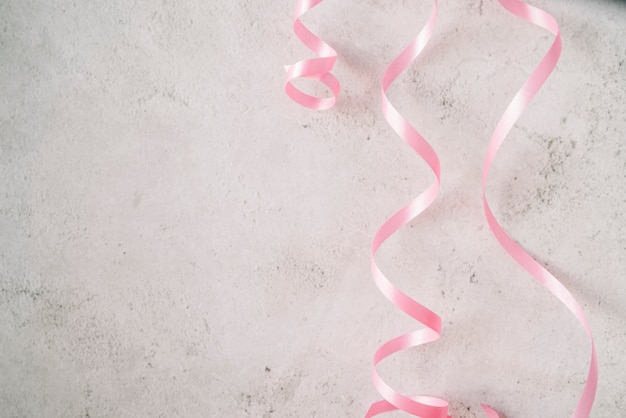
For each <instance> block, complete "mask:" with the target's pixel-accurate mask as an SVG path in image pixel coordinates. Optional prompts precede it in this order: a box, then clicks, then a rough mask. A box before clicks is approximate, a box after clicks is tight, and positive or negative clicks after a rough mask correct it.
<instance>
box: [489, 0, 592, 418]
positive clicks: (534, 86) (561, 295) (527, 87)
mask: <svg viewBox="0 0 626 418" xmlns="http://www.w3.org/2000/svg"><path fill="white" fill-rule="evenodd" d="M499 1H500V4H501V5H502V6H504V8H506V9H507V10H508V11H509V12H511V13H513V14H514V15H516V16H518V17H520V18H522V19H524V20H526V21H527V22H530V23H534V24H535V25H537V26H540V27H541V28H543V29H546V30H548V31H549V32H551V33H552V34H553V35H554V36H555V39H554V42H553V43H552V46H551V47H550V49H549V50H548V52H547V53H546V55H545V56H544V57H543V59H542V60H541V62H540V63H539V65H538V66H537V67H536V68H535V70H534V71H533V72H532V74H531V75H530V77H529V78H528V80H526V82H525V83H524V84H523V85H522V88H521V89H520V90H519V91H518V92H517V94H516V95H515V96H514V97H513V100H512V101H511V103H510V104H509V106H508V107H507V109H506V110H505V111H504V113H503V114H502V117H501V118H500V120H499V122H498V124H497V125H496V129H495V131H494V132H493V135H492V137H491V140H490V141H489V145H488V147H487V154H486V156H485V163H484V166H483V178H482V192H483V208H484V210H485V216H486V218H487V223H488V224H489V227H490V228H491V231H492V232H493V234H494V235H495V237H496V238H497V240H498V241H499V242H500V245H502V247H503V248H504V249H505V250H506V251H507V252H508V253H509V254H510V255H511V257H513V259H515V261H517V263H518V264H519V265H520V266H522V267H523V268H524V269H526V271H528V272H529V273H530V274H531V275H532V276H533V277H534V278H535V279H537V280H538V281H539V282H540V283H541V284H542V285H544V286H545V287H546V288H547V289H548V290H549V291H550V292H551V293H552V294H553V295H554V296H556V297H557V298H558V299H559V300H560V301H561V302H562V303H563V304H564V305H565V306H567V308H568V309H569V310H570V311H571V312H572V313H573V314H574V316H575V317H576V319H578V322H580V324H581V325H582V327H583V328H584V329H585V332H586V333H587V336H588V337H589V341H590V342H591V363H590V366H589V371H588V373H587V381H586V382H585V386H584V388H583V392H582V394H581V396H580V399H579V400H578V404H577V405H576V409H575V410H574V413H573V414H572V417H573V418H587V417H589V414H590V413H591V407H592V405H593V400H594V398H595V395H596V388H597V386H598V361H597V358H596V348H595V344H594V342H593V336H592V335H591V329H590V328H589V324H588V322H587V318H586V317H585V314H584V312H583V310H582V308H581V307H580V305H579V304H578V302H577V301H576V299H574V297H573V296H572V294H571V293H570V292H569V291H568V290H567V289H566V288H565V286H563V285H562V284H561V282H559V281H558V280H557V279H556V277H554V276H553V275H552V274H551V273H550V272H549V271H548V270H546V269H545V268H544V267H543V266H542V265H541V264H540V263H539V262H537V261H536V260H534V259H533V258H532V257H531V256H530V255H529V254H528V253H527V252H526V251H524V250H523V249H522V247H520V246H519V245H518V244H517V243H516V242H515V241H514V240H513V239H512V238H511V237H510V236H509V235H508V234H507V233H506V232H505V231H504V229H503V228H502V226H501V225H500V223H499V222H498V221H497V220H496V218H495V217H494V215H493V213H492V211H491V208H490V207H489V203H488V202H487V197H486V194H485V186H486V184H487V177H488V174H489V169H490V168H491V163H492V162H493V159H494V158H495V156H496V153H497V152H498V149H499V148H500V145H502V142H503V141H504V138H505V137H506V135H507V134H508V133H509V132H510V130H511V128H513V125H514V124H515V122H516V121H517V120H518V119H519V117H520V116H521V114H522V112H523V111H524V109H526V107H527V106H528V104H529V103H530V101H531V100H532V99H533V97H534V96H535V94H536V93H537V91H539V89H540V88H541V86H542V85H543V83H544V82H545V81H546V79H547V78H548V76H549V75H550V74H551V73H552V71H553V70H554V67H555V66H556V63H557V61H558V60H559V57H560V55H561V35H560V33H559V25H558V23H557V22H556V20H555V19H554V17H552V16H551V15H549V14H548V13H546V12H544V11H543V10H540V9H538V8H536V7H533V6H530V5H528V4H526V3H523V2H521V1H519V0H499Z"/></svg>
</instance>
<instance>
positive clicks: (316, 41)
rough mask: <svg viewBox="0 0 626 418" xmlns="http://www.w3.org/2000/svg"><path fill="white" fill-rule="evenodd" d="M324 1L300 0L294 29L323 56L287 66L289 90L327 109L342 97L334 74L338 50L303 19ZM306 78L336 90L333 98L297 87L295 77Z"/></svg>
mask: <svg viewBox="0 0 626 418" xmlns="http://www.w3.org/2000/svg"><path fill="white" fill-rule="evenodd" d="M321 2H322V0H298V3H297V4H296V12H295V15H294V18H293V30H294V32H295V34H296V36H298V38H300V40H301V41H302V43H303V44H305V45H306V46H307V47H308V48H309V49H310V50H311V51H313V52H315V53H316V54H317V55H319V58H310V59H306V60H302V61H298V62H297V63H295V64H293V65H286V66H285V70H286V71H287V79H286V81H285V93H287V96H289V97H290V98H291V99H292V100H293V101H295V102H296V103H298V104H300V105H302V106H304V107H308V108H310V109H314V110H326V109H330V108H331V107H333V105H334V104H335V102H336V101H337V97H338V96H339V90H340V85H339V81H337V79H336V78H335V76H334V75H332V74H331V73H330V71H331V70H332V69H333V66H334V65H335V59H336V58H337V52H336V51H335V50H334V49H333V48H332V47H331V46H330V45H328V44H327V43H326V42H324V41H322V40H321V39H320V38H318V37H317V36H315V35H314V34H313V32H311V31H310V30H308V29H307V28H306V27H305V26H304V25H303V24H302V22H301V21H300V17H301V16H302V15H303V14H305V13H306V12H307V11H309V10H310V9H312V8H313V7H315V6H317V5H318V4H319V3H321ZM298 77H303V78H309V79H312V80H317V81H319V82H321V83H323V84H325V85H326V87H328V88H329V89H330V91H331V92H332V93H333V97H315V96H311V95H309V94H306V93H304V92H303V91H301V90H299V89H298V88H296V87H295V86H294V85H293V83H292V80H294V79H296V78H298Z"/></svg>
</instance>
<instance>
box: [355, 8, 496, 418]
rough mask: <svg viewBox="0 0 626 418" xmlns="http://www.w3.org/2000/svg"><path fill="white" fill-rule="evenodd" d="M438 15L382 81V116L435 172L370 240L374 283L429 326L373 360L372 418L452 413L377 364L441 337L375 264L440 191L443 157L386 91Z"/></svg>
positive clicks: (437, 326)
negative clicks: (394, 384)
mask: <svg viewBox="0 0 626 418" xmlns="http://www.w3.org/2000/svg"><path fill="white" fill-rule="evenodd" d="M436 19H437V0H434V3H433V11H432V13H431V15H430V18H429V19H428V22H426V25H425V26H424V28H423V29H422V30H421V31H420V32H419V34H418V35H417V37H416V38H415V39H414V40H413V41H412V42H411V43H410V44H409V45H408V46H407V47H406V48H405V49H404V51H402V52H401V53H400V55H398V57H396V59H395V60H394V61H393V62H392V63H391V65H389V67H388V68H387V70H386V71H385V74H384V75H383V79H382V100H381V106H382V111H383V115H384V116H385V119H387V122H389V125H390V126H391V127H392V128H393V130H394V131H395V132H396V133H397V134H398V135H399V136H400V137H401V138H402V139H403V140H404V141H405V142H406V143H407V144H408V145H409V146H410V147H411V148H412V149H413V150H414V151H415V152H417V153H418V154H419V155H420V156H421V157H422V158H423V159H424V161H425V162H426V163H427V164H428V166H429V167H430V169H431V170H432V172H433V173H434V174H435V181H434V182H433V183H431V185H430V186H429V187H428V188H427V189H426V190H425V191H423V192H422V193H421V194H420V195H419V196H418V197H417V198H415V199H414V200H412V201H411V202H410V203H409V204H408V205H406V206H404V207H403V208H402V209H400V210H399V211H398V212H396V213H395V214H394V215H393V216H392V217H391V218H389V219H388V220H387V221H386V222H385V223H384V224H383V225H382V226H381V227H380V229H379V230H378V231H377V232H376V235H375V236H374V241H373V243H372V252H371V270H372V276H373V277H374V282H375V283H376V286H378V289H379V290H380V291H381V293H382V294H383V295H384V296H385V297H386V298H387V299H388V300H389V301H390V302H391V303H393V304H394V305H395V306H397V307H398V308H400V309H401V310H402V311H404V313H406V314H407V315H409V316H410V317H411V318H413V319H415V320H416V321H419V322H421V323H422V324H424V325H425V326H426V328H422V329H420V330H417V331H413V332H409V333H407V334H404V335H401V336H399V337H396V338H394V339H392V340H390V341H387V342H386V343H385V344H383V345H382V346H381V347H380V348H379V349H378V350H377V351H376V354H375V355H374V364H373V366H372V381H373V382H374V386H375V387H376V390H377V391H378V393H380V395H381V396H382V397H383V400H381V401H378V402H375V403H373V404H372V405H371V406H370V408H369V410H368V411H367V413H366V414H365V417H366V418H369V417H373V416H376V415H379V414H382V413H385V412H390V411H394V410H398V409H400V410H402V411H404V412H407V413H409V414H411V415H414V416H419V417H424V418H446V417H448V416H449V415H448V402H446V401H445V400H443V399H441V398H437V397H433V396H425V395H421V396H407V395H402V394H400V393H398V392H397V391H395V390H394V389H392V388H391V387H390V386H389V385H388V384H387V383H386V382H385V381H384V380H383V379H382V378H381V377H380V375H379V374H378V371H377V370H376V366H377V365H378V363H380V362H381V361H382V360H384V359H385V358H387V357H389V356H391V355H393V354H394V353H397V352H399V351H402V350H406V349H408V348H411V347H416V346H418V345H422V344H426V343H429V342H433V341H436V340H438V339H439V337H440V336H441V318H440V317H439V316H438V315H437V314H436V313H434V312H433V311H431V310H430V309H428V308H426V307H425V306H423V305H421V304H420V303H418V302H416V301H415V300H413V299H412V298H410V297H409V296H407V295H406V294H405V293H403V292H402V291H400V290H399V289H398V288H397V287H395V286H394V285H393V284H392V283H391V282H390V281H389V279H387V278H386V277H385V275H384V274H383V273H382V272H381V271H380V269H379V268H378V265H377V264H376V259H375V256H376V252H377V251H378V249H379V248H380V246H381V245H382V244H383V243H384V242H385V241H386V240H387V238H389V237H390V236H391V235H393V233H395V232H396V231H397V230H399V229H400V228H402V227H403V226H404V225H406V224H407V223H408V222H410V221H411V220H413V219H414V218H415V217H416V216H417V215H419V214H420V213H422V212H423V211H424V210H425V209H426V208H427V207H428V206H430V204H431V203H432V202H433V201H434V200H435V198H436V197H437V195H438V194H439V184H440V182H441V177H440V166H439V157H438V156H437V154H436V153H435V151H434V150H433V149H432V147H431V146H430V144H428V142H427V141H426V140H425V139H424V137H423V136H422V135H420V133H419V132H417V131H416V130H415V128H413V126H411V125H410V124H409V123H408V122H407V121H406V119H404V118H403V117H402V116H401V115H400V113H398V111H397V110H396V109H395V108H394V107H393V105H392V104H391V103H390V102H389V99H388V98H387V94H386V92H387V89H388V88H389V86H390V85H391V83H393V81H394V80H395V79H396V78H397V77H398V75H399V74H400V73H402V71H404V70H405V69H406V67H407V66H408V65H409V64H410V63H411V62H412V61H413V60H415V58H416V57H417V56H418V55H419V54H420V53H421V52H422V50H423V49H424V47H425V46H426V44H427V43H428V41H429V39H430V37H431V36H432V33H433V30H434V28H435V21H436ZM483 408H484V409H485V411H487V414H489V415H490V417H493V418H495V417H497V414H496V413H495V412H494V411H493V410H491V409H490V408H489V407H487V406H483Z"/></svg>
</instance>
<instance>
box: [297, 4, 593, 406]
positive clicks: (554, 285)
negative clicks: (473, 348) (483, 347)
mask: <svg viewBox="0 0 626 418" xmlns="http://www.w3.org/2000/svg"><path fill="white" fill-rule="evenodd" d="M322 1H323V0H298V3H297V5H296V12H295V17H294V22H293V28H294V32H295V33H296V35H297V36H298V38H300V40H301V41H302V42H303V43H304V44H305V45H306V46H307V47H309V49H311V50H312V51H313V52H315V53H316V54H317V55H318V56H319V57H318V58H311V59H307V60H303V61H299V62H297V63H295V64H293V65H290V66H285V69H286V70H287V79H286V82H285V92H286V93H287V95H288V96H289V97H290V98H291V99H292V100H294V101H295V102H296V103H298V104H300V105H302V106H305V107H308V108H311V109H315V110H326V109H330V108H331V107H332V106H333V105H334V104H335V102H336V100H337V97H338V95H339V90H340V85H339V82H338V81H337V79H336V78H335V77H334V76H333V75H332V74H331V70H332V68H333V66H334V63H335V59H336V57H337V52H336V51H335V50H334V49H333V48H332V47H330V46H329V45H328V44H326V43H325V42H323V41H322V40H321V39H319V38H318V37H316V36H315V35H314V34H313V33H312V32H310V31H309V30H308V29H307V28H306V27H305V26H304V25H303V24H302V23H301V22H300V17H301V16H302V15H303V14H304V13H306V12H307V11H309V10H310V9H312V8H313V7H315V6H316V5H318V4H319V3H321V2H322ZM499 2H500V4H501V5H502V6H503V7H504V8H505V9H507V10H508V11H509V12H511V13H512V14H514V15H516V16H518V17H520V18H522V19H524V20H526V21H528V22H530V23H533V24H535V25H537V26H539V27H541V28H543V29H546V30H548V31H549V32H551V33H552V34H553V35H554V36H555V39H554V42H553V43H552V46H551V47H550V49H549V50H548V52H547V53H546V55H545V56H544V57H543V58H542V60H541V61H540V63H539V65H538V66H537V67H536V68H535V69H534V71H533V72H532V74H531V75H530V77H529V78H528V79H527V80H526V81H525V82H524V84H523V85H522V87H521V88H520V90H519V91H518V92H517V93H516V94H515V96H514V97H513V99H512V101H511V103H510V104H509V105H508V107H507V108H506V110H505V111H504V113H503V114H502V116H501V118H500V120H499V121H498V123H497V125H496V128H495V130H494V132H493V135H492V137H491V139H490V141H489V145H488V147H487V153H486V156H485V161H484V165H483V173H482V199H483V209H484V212H485V217H486V219H487V223H488V224H489V227H490V229H491V231H492V232H493V234H494V236H495V237H496V239H497V240H498V242H499V243H500V245H501V246H502V247H503V248H504V249H505V250H506V251H507V252H508V253H509V254H510V255H511V257H513V259H515V261H517V263H518V264H519V265H520V266H522V267H523V268H524V269H526V270H527V271H528V272H529V273H530V274H531V275H532V276H533V277H534V278H535V279H537V280H538V281H539V282H540V283H541V284H543V285H544V286H545V287H546V288H547V289H548V290H549V291H550V292H551V293H552V294H553V295H555V296H556V297H557V298H558V299H559V300H560V301H561V302H562V303H563V304H564V305H565V306H567V308H568V309H569V310H570V311H571V312H572V313H573V314H574V316H575V317H576V318H577V319H578V321H579V322H580V324H581V325H582V327H583V328H584V329H585V331H586V333H587V335H588V337H589V340H590V342H591V363H590V366H589V371H588V374H587V380H586V383H585V386H584V388H583V392H582V394H581V396H580V399H579V401H578V404H577V405H576V409H575V410H574V412H573V414H572V418H588V417H589V414H590V413H591V408H592V406H593V401H594V398H595V393H596V388H597V384H598V364H597V358H596V349H595V345H594V342H593V337H592V334H591V329H590V328H589V325H588V322H587V318H586V317H585V314H584V312H583V310H582V308H581V307H580V305H579V304H578V302H577V301H576V300H575V299H574V297H573V296H572V294H571V293H570V292H569V291H568V290H567V289H566V288H565V286H563V285H562V284H561V282H559V281H558V280H557V279H556V278H555V277H554V276H553V275H552V274H551V273H550V272H548V271H547V270H546V269H545V268H544V267H543V266H542V265H541V264H540V263H539V262H537V261H536V260H534V259H533V258H532V256H530V255H529V254H528V253H527V252H525V251H524V250H523V249H522V248H521V247H520V246H519V245H518V244H517V243H515V241H514V240H513V239H512V238H511V237H510V236H509V235H507V233H506V232H505V231H504V229H503V228H502V226H501V225H500V223H499V222H498V221H497V220H496V218H495V216H494V215H493V213H492V211H491V208H490V207H489V203H488V201H487V197H486V192H485V189H486V184H487V178H488V175H489V170H490V168H491V165H492V162H493V160H494V158H495V156H496V154H497V152H498V149H499V148H500V146H501V145H502V143H503V141H504V139H505V137H506V136H507V134H508V133H509V132H510V131H511V129H512V128H513V126H514V124H515V122H516V121H517V120H518V119H519V117H520V116H521V114H522V113H523V111H524V110H525V109H526V107H527V106H528V104H529V103H530V101H531V100H532V99H533V97H534V96H535V94H536V93H537V92H538V91H539V89H540V88H541V86H542V85H543V84H544V82H545V81H546V80H547V78H548V76H549V75H550V74H551V73H552V71H553V70H554V68H555V66H556V63H557V62H558V60H559V57H560V55H561V36H560V33H559V27H558V24H557V22H556V20H555V19H554V17H552V16H551V15H549V14H548V13H546V12H544V11H543V10H540V9H538V8H536V7H534V6H530V5H528V4H526V3H524V2H522V1H520V0H499ZM436 18H437V0H433V10H432V13H431V15H430V18H429V19H428V21H427V23H426V25H425V26H424V27H423V28H422V30H421V31H420V32H419V33H418V35H417V37H416V38H415V39H414V40H413V41H412V42H411V43H410V44H409V45H408V46H407V47H406V48H405V49H404V50H403V51H402V52H401V53H400V55H398V56H397V57H396V58H395V59H394V60H393V62H392V63H391V64H390V65H389V67H387V69H386V71H385V73H384V75H383V78H382V88H381V93H382V94H381V108H382V112H383V115H384V117H385V119H386V120H387V122H388V123H389V125H390V126H391V127H392V128H393V130H394V131H395V132H396V133H397V134H398V135H399V136H400V137H401V138H402V139H403V140H404V141H405V142H406V143H407V144H408V145H409V146H410V147H411V148H412V149H413V150H414V151H415V152H416V153H417V154H419V155H420V157H421V158H422V159H423V160H424V161H425V162H426V163H427V164H428V166H429V167H430V169H431V170H432V172H433V174H434V175H435V180H434V181H433V182H432V183H431V184H430V186H429V187H428V188H427V189H426V190H424V191H423V192H422V193H421V194H420V195H419V196H418V197H416V198H415V199H413V200H412V201H411V202H410V203H408V204H407V205H406V206H404V207H403V208H401V209H400V210H398V211H397V212H396V213H395V214H394V215H393V216H391V217H390V218H389V219H387V221H385V223H384V224H383V225H382V226H381V227H380V228H379V229H378V231H377V232H376V234H375V236H374V239H373V242H372V249H371V256H370V263H371V270H372V276H373V278H374V282H375V283H376V286H377V287H378V289H379V290H380V291H381V293H382V294H383V295H384V296H385V297H386V298H387V299H388V300H389V301H390V302H391V303H392V304H393V305H395V306H396V307H398V308H400V309H401V310H402V311H403V312H404V313H406V314H407V315H409V316H410V317H411V318H413V319H415V320H417V321H418V322H420V323H422V324H423V325H425V328H422V329H420V330H417V331H413V332H409V333H407V334H404V335H401V336H399V337H396V338H394V339H392V340H390V341H387V342H386V343H384V344H383V345H382V346H381V347H379V348H378V350H377V351H376V353H375V355H374V361H373V365H372V381H373V383H374V386H375V388H376V390H377V391H378V392H379V393H380V395H381V397H382V398H383V400H380V401H377V402H374V403H373V404H372V405H371V406H370V408H369V409H368V411H367V412H366V414H365V418H370V417H374V416H376V415H380V414H383V413H386V412H391V411H395V410H402V411H404V412H407V413H409V414H411V415H413V416H417V417H422V418H451V417H450V416H449V415H448V402H447V401H445V400H443V399H441V398H437V397H433V396H424V395H420V396H407V395H402V394H400V393H398V392H397V391H395V390H394V389H392V388H391V387H390V386H389V385H388V384H387V383H386V382H385V381H384V380H383V379H382V378H381V377H380V375H379V374H378V371H377V369H376V366H377V365H378V364H379V363H380V362H381V361H382V360H384V359H385V358H387V357H389V356H391V355H393V354H395V353H397V352H399V351H402V350H405V349H408V348H411V347H416V346H419V345H422V344H427V343H430V342H434V341H436V340H438V339H439V338H440V336H441V323H442V321H441V318H440V317H439V316H438V315H437V314H436V313H434V312H433V311H431V310H429V309H428V308H426V307H425V306H423V305H421V304H420V303H418V302H417V301H415V300H413V299H412V298H410V297H409V296H407V295H406V294H405V293H403V292H402V291H400V290H399V289H398V288H397V287H395V286H394V285H393V284H392V283H391V282H390V281H389V279H387V278H386V277H385V276H384V275H383V273H382V272H381V271H380V269H379V268H378V265H377V264H376V259H375V256H376V253H377V252H378V249H379V248H380V247H381V245H382V244H383V243H384V242H385V241H386V240H387V239H388V238H389V237H390V236H391V235H393V234H394V233H395V232H396V231H398V230H399V229H400V228H402V227H403V226H404V225H406V224H407V223H408V222H410V221H411V220H413V219H414V218H415V217H417V216H418V215H419V214H420V213H422V212H423V211H424V210H426V208H428V207H429V206H430V205H431V204H432V202H433V201H434V200H435V199H436V197H437V195H438V194H439V186H440V183H441V177H440V163H439V157H438V156H437V154H436V153H435V151H434V150H433V148H432V147H431V146H430V144H429V143H428V142H427V141H426V140H425V139H424V138H423V137H422V135H420V134H419V132H417V130H415V128H413V126H411V124H409V122H408V121H407V120H406V119H404V118H403V117H402V116H401V115H400V113H399V112H398V111H397V110H396V109H395V108H394V107H393V105H392V104H391V103H390V102H389V99H388V98H387V94H386V92H387V89H388V88H389V86H390V85H391V84H392V83H393V82H394V81H395V79H396V78H397V77H398V75H400V73H402V72H403V71H404V70H405V69H406V68H407V66H408V65H409V64H410V63H411V62H413V61H414V60H415V59H416V58H417V56H418V55H419V54H420V53H421V52H422V51H423V49H424V48H425V47H426V44H427V43H428V41H429V40H430V38H431V36H432V33H433V30H434V27H435V22H436ZM299 77H304V78H309V79H313V80H317V81H320V82H321V83H323V84H324V85H326V86H327V87H328V88H329V89H330V90H331V92H332V93H333V97H328V98H319V97H315V96H311V95H308V94H306V93H304V92H302V91H301V90H299V89H297V88H296V87H295V86H294V85H293V84H292V80H294V79H295V78H299ZM482 407H483V409H484V410H485V413H486V414H487V417H488V418H498V417H499V415H498V414H497V413H496V412H495V411H494V410H493V409H491V408H489V407H488V406H486V405H482Z"/></svg>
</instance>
